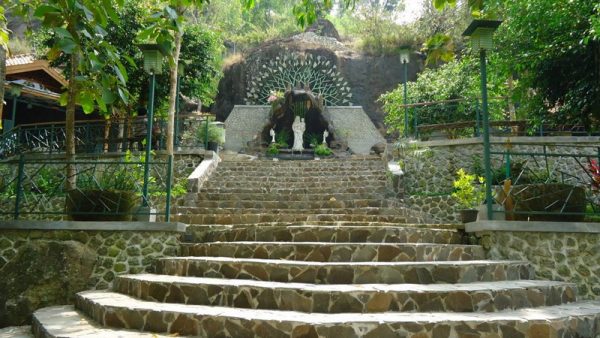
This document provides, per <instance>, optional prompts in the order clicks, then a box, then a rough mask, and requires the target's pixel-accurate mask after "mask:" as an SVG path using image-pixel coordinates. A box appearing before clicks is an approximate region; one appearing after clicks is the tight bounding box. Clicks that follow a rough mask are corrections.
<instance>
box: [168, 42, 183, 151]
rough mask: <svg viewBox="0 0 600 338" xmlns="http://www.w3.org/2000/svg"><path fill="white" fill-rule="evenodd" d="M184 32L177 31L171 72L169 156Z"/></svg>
mask: <svg viewBox="0 0 600 338" xmlns="http://www.w3.org/2000/svg"><path fill="white" fill-rule="evenodd" d="M182 35H183V34H182V33H181V32H179V31H176V32H175V50H174V51H173V61H174V64H173V65H172V66H171V68H170V72H169V116H168V120H167V140H166V141H167V156H170V155H173V130H174V127H175V105H176V103H177V78H178V76H177V71H178V69H177V68H179V54H180V51H181V40H182Z"/></svg>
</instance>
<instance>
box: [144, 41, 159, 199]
mask: <svg viewBox="0 0 600 338" xmlns="http://www.w3.org/2000/svg"><path fill="white" fill-rule="evenodd" d="M139 47H140V49H141V50H142V53H143V54H144V70H145V71H146V72H147V73H148V74H150V86H149V87H150V88H149V90H148V113H147V114H146V118H147V123H146V155H145V161H144V187H143V190H142V205H143V206H144V207H147V206H148V181H149V180H148V178H149V175H150V158H151V156H152V154H151V150H152V120H153V118H154V117H153V115H154V87H155V85H156V74H157V73H158V74H159V73H160V72H161V70H162V54H161V52H160V50H159V49H158V45H156V44H142V45H139Z"/></svg>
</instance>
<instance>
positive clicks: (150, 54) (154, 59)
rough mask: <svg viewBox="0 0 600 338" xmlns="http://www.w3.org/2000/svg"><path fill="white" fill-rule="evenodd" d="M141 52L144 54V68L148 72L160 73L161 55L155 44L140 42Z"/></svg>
mask: <svg viewBox="0 0 600 338" xmlns="http://www.w3.org/2000/svg"><path fill="white" fill-rule="evenodd" d="M139 47H140V49H141V50H142V54H144V70H145V71H146V72H147V73H148V74H160V73H161V71H162V59H163V55H162V53H161V51H160V48H159V47H158V45H157V44H154V43H148V44H140V45H139Z"/></svg>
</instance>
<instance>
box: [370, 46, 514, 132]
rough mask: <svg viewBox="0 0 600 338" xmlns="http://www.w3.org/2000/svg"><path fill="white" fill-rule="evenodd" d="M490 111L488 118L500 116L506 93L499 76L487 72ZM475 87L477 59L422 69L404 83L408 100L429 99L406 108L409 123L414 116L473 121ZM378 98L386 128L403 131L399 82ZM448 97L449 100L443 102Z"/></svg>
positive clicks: (423, 121)
mask: <svg viewBox="0 0 600 338" xmlns="http://www.w3.org/2000/svg"><path fill="white" fill-rule="evenodd" d="M489 80H490V81H489V96H490V98H492V99H491V100H490V115H491V117H492V119H501V118H503V113H504V108H505V104H504V100H498V98H500V97H504V96H505V95H506V93H507V88H506V85H505V84H504V78H503V77H497V76H495V75H490V79H489ZM480 95H481V92H480V88H479V63H478V59H477V58H474V57H470V56H465V57H463V58H462V59H459V60H453V61H451V62H448V63H446V64H443V65H441V66H439V67H437V68H428V69H425V70H424V71H423V72H422V73H420V74H419V77H418V78H417V80H416V81H414V82H409V83H408V97H407V101H408V103H409V104H410V103H433V104H427V105H422V106H416V107H411V108H410V109H409V121H410V122H409V126H410V127H411V128H412V126H413V123H414V120H413V119H414V118H415V116H418V121H419V124H436V123H450V122H459V121H474V120H475V119H476V117H475V113H476V109H477V100H478V99H479V97H480ZM379 101H380V102H382V103H383V110H384V111H385V112H386V117H385V123H386V125H387V126H388V131H389V132H395V131H398V132H400V133H402V132H404V111H405V109H404V90H403V87H402V86H399V87H398V88H397V89H395V90H393V91H391V92H388V93H385V94H383V95H382V96H381V97H380V98H379ZM440 101H442V102H443V103H438V102H440ZM446 101H450V102H446Z"/></svg>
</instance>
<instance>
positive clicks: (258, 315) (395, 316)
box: [76, 291, 600, 326]
mask: <svg viewBox="0 0 600 338" xmlns="http://www.w3.org/2000/svg"><path fill="white" fill-rule="evenodd" d="M76 297H77V303H78V304H79V303H80V302H81V301H83V302H84V303H87V304H92V305H96V306H100V307H102V308H103V309H104V310H105V311H106V312H109V313H110V312H113V313H114V312H118V311H143V312H160V313H163V314H167V315H168V316H169V317H171V318H178V317H179V316H178V315H184V316H185V315H187V316H194V317H197V316H200V317H211V318H212V319H216V318H219V317H220V318H223V317H225V318H228V319H233V320H236V319H237V320H246V321H267V322H270V323H272V324H277V323H282V324H284V325H289V324H291V323H297V324H304V325H307V324H308V325H314V326H317V325H332V324H356V323H359V324H374V325H381V324H387V323H389V324H394V323H395V324H399V323H406V324H415V323H422V324H436V323H440V324H449V323H450V322H456V323H460V324H465V323H488V324H489V323H491V322H497V321H501V322H504V321H511V322H513V321H514V322H517V323H523V322H525V321H535V322H547V321H551V320H560V319H571V318H572V317H580V316H594V317H600V301H585V302H576V303H569V304H566V305H557V306H545V307H540V308H535V309H520V310H511V311H499V312H485V313H467V314H465V313H456V312H427V313H424V312H414V313H408V312H385V313H366V314H363V313H332V314H329V313H304V312H297V311H280V310H258V309H243V308H229V307H220V306H204V305H182V304H174V303H157V302H148V301H142V300H138V299H136V298H133V297H130V296H127V295H123V294H120V293H115V292H110V291H84V292H80V293H78V294H77V296H76ZM80 305H81V304H80Z"/></svg>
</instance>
